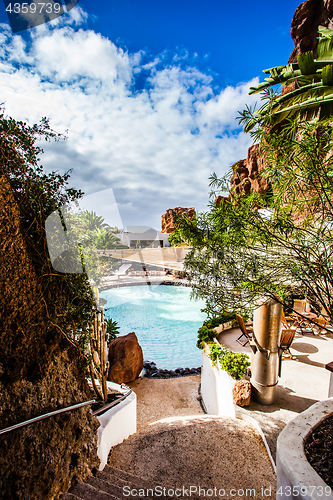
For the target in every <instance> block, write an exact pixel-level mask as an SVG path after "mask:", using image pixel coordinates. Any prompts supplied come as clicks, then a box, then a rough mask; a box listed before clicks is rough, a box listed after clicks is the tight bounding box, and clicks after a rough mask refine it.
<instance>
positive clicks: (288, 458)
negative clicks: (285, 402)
mask: <svg viewBox="0 0 333 500" xmlns="http://www.w3.org/2000/svg"><path fill="white" fill-rule="evenodd" d="M332 413H333V399H327V400H324V401H320V402H319V403H315V404H314V405H312V406H310V408H308V409H307V410H306V411H303V412H302V413H300V414H299V415H297V417H295V418H294V419H293V420H291V421H290V422H288V424H287V425H286V426H285V428H284V429H283V431H282V432H281V434H280V435H279V438H278V441H277V451H276V462H277V464H276V468H277V488H276V492H277V495H276V498H278V499H279V500H319V499H324V498H325V499H326V500H333V493H332V491H331V489H330V487H329V486H327V484H326V483H325V482H324V481H323V480H322V479H321V477H320V476H319V475H318V474H317V473H316V471H315V470H314V469H313V468H312V467H311V465H310V464H309V462H308V461H307V458H306V455H305V452H304V440H305V439H306V438H307V436H308V435H309V434H310V433H311V431H312V430H313V429H314V428H315V427H317V426H318V425H319V424H320V423H321V422H322V421H323V420H324V419H325V418H327V417H329V416H330V414H332Z"/></svg>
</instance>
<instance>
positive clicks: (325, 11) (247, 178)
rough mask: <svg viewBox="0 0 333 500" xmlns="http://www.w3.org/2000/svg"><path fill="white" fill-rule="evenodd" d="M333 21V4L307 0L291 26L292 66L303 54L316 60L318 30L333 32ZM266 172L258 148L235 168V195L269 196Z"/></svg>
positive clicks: (329, 0) (331, 0)
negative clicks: (293, 44) (328, 28)
mask: <svg viewBox="0 0 333 500" xmlns="http://www.w3.org/2000/svg"><path fill="white" fill-rule="evenodd" d="M331 18H333V0H306V1H305V2H303V3H302V4H301V5H300V6H299V7H297V9H296V11H295V14H294V17H293V19H292V22H291V37H292V39H293V40H294V42H295V48H294V50H293V51H292V53H291V55H290V58H289V62H290V63H291V62H296V61H297V56H298V55H299V54H301V53H304V52H307V51H310V50H313V51H314V54H315V57H316V49H317V45H318V39H317V36H318V26H326V27H330V28H333V23H331V22H330V19H331ZM294 89H295V85H294V83H292V84H291V85H289V86H284V87H283V89H282V94H285V93H287V92H290V91H292V90H294ZM264 168H265V159H264V158H263V157H262V156H260V154H259V145H258V144H255V145H254V146H251V147H250V148H249V150H248V155H247V158H246V159H245V160H240V161H238V162H237V163H235V164H234V165H233V170H234V174H233V177H232V179H231V184H230V188H231V191H233V192H235V193H249V192H251V191H257V192H259V193H265V192H267V191H268V189H269V183H268V182H267V180H265V179H262V178H261V176H260V174H261V172H262V171H263V169H264Z"/></svg>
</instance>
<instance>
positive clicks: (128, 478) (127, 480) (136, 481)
mask: <svg viewBox="0 0 333 500" xmlns="http://www.w3.org/2000/svg"><path fill="white" fill-rule="evenodd" d="M100 474H101V475H102V476H103V477H101V478H102V479H104V480H106V481H107V478H108V477H109V478H110V479H111V478H112V481H113V480H115V482H116V480H117V479H120V480H121V482H120V485H121V487H122V486H123V485H124V484H129V485H130V486H133V487H137V488H151V487H152V485H151V483H150V482H149V481H146V480H145V479H142V478H141V477H139V476H136V475H135V474H131V473H130V472H127V471H123V470H121V469H117V468H116V467H111V466H110V465H106V466H105V467H104V469H103V471H99V472H98V473H97V477H99V475H100ZM112 481H110V482H112Z"/></svg>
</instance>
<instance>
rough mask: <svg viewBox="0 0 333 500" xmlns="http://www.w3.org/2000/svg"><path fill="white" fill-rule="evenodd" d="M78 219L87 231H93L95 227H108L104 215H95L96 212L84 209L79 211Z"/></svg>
mask: <svg viewBox="0 0 333 500" xmlns="http://www.w3.org/2000/svg"><path fill="white" fill-rule="evenodd" d="M80 219H81V220H82V225H83V226H84V228H85V229H86V230H87V231H94V230H96V229H105V228H109V227H110V226H109V224H107V223H106V222H105V219H104V217H102V216H101V215H96V212H93V211H90V212H89V210H85V211H84V212H81V213H80Z"/></svg>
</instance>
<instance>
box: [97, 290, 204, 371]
mask: <svg viewBox="0 0 333 500" xmlns="http://www.w3.org/2000/svg"><path fill="white" fill-rule="evenodd" d="M190 293H191V289H190V288H188V287H183V286H167V285H160V286H157V287H153V288H151V287H148V286H128V287H121V288H113V289H111V290H104V291H102V292H101V293H100V297H102V298H104V299H105V300H107V304H105V306H104V311H105V317H106V318H112V319H113V320H116V321H117V323H118V326H119V327H120V335H126V334H127V333H130V332H135V333H136V336H137V337H138V340H139V343H140V345H141V347H142V350H143V357H144V359H146V360H149V361H155V363H156V365H157V367H158V368H167V369H169V370H174V369H176V368H179V367H182V368H186V367H189V368H196V367H198V366H201V350H200V349H198V348H197V347H196V341H197V332H198V328H199V327H200V326H201V325H202V322H203V320H204V319H205V317H206V315H205V314H204V313H202V312H201V311H200V309H202V308H203V307H204V301H201V300H200V301H194V300H191V299H190Z"/></svg>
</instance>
